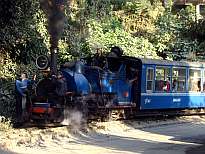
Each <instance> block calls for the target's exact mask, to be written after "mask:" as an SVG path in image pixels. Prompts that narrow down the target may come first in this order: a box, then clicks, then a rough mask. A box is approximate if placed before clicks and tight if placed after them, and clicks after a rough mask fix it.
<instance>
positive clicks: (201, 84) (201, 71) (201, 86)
mask: <svg viewBox="0 0 205 154" xmlns="http://www.w3.org/2000/svg"><path fill="white" fill-rule="evenodd" d="M188 70H189V72H188V73H189V74H188V79H187V83H188V92H192V93H194V92H202V91H203V90H202V88H203V83H204V82H205V81H203V78H204V77H202V73H205V72H204V71H203V70H202V69H200V68H189V69H188ZM190 70H198V71H200V77H197V79H201V80H200V81H201V83H200V91H191V90H189V80H190Z"/></svg>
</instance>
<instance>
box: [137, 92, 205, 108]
mask: <svg viewBox="0 0 205 154" xmlns="http://www.w3.org/2000/svg"><path fill="white" fill-rule="evenodd" d="M200 107H205V93H152V94H147V93H143V94H142V95H141V106H140V109H171V108H172V109H174V108H176V109H179V108H181V109H182V108H200Z"/></svg>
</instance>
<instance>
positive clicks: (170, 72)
mask: <svg viewBox="0 0 205 154" xmlns="http://www.w3.org/2000/svg"><path fill="white" fill-rule="evenodd" d="M158 68H162V69H164V70H165V69H167V68H168V69H169V75H168V78H169V82H170V90H169V92H166V93H170V92H172V89H171V86H172V84H171V80H172V67H171V66H163V65H158V66H156V67H155V76H154V91H155V92H158V93H163V92H165V91H164V90H162V91H159V90H156V83H155V82H156V79H157V69H158ZM165 78H167V77H166V76H164V81H165V80H166V79H165Z"/></svg>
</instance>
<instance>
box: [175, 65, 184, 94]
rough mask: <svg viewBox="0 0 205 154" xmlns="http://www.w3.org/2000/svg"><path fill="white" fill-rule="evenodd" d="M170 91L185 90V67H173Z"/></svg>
mask: <svg viewBox="0 0 205 154" xmlns="http://www.w3.org/2000/svg"><path fill="white" fill-rule="evenodd" d="M172 91H173V92H184V91H186V68H173V71H172Z"/></svg>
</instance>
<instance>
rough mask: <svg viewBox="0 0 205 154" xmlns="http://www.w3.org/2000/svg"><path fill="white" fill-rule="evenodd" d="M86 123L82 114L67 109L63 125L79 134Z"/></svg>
mask: <svg viewBox="0 0 205 154" xmlns="http://www.w3.org/2000/svg"><path fill="white" fill-rule="evenodd" d="M85 123H86V120H85V119H84V118H83V114H82V112H80V111H78V110H74V109H73V110H71V109H68V108H65V110H64V120H63V121H62V122H61V124H62V125H65V126H70V128H71V130H72V131H74V132H77V131H79V130H81V129H82V128H83V127H82V125H83V124H85Z"/></svg>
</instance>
